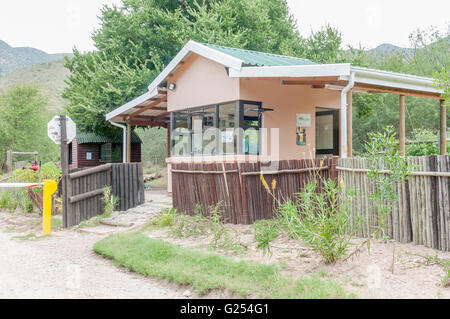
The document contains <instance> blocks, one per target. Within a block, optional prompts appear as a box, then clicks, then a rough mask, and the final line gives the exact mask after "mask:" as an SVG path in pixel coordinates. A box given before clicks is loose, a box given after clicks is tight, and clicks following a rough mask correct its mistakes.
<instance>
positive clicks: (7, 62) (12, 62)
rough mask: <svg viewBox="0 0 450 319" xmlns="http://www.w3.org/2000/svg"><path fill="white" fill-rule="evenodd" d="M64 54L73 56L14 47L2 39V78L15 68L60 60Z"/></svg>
mask: <svg viewBox="0 0 450 319" xmlns="http://www.w3.org/2000/svg"><path fill="white" fill-rule="evenodd" d="M64 56H72V54H71V53H57V54H48V53H46V52H44V51H41V50H38V49H35V48H30V47H18V48H13V47H11V46H10V45H9V44H8V43H6V42H4V41H2V40H0V78H1V77H2V76H4V75H6V74H8V73H11V72H13V71H14V70H17V69H21V68H24V67H28V66H33V65H36V64H39V63H43V62H51V61H54V60H59V59H62V58H63V57H64Z"/></svg>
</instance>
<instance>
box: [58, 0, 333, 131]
mask: <svg viewBox="0 0 450 319" xmlns="http://www.w3.org/2000/svg"><path fill="white" fill-rule="evenodd" d="M100 20H101V28H100V29H99V30H97V31H96V32H95V33H94V35H93V40H94V42H95V45H96V47H97V49H98V50H99V52H95V53H93V52H92V53H88V54H84V55H83V54H80V53H79V52H78V51H76V50H75V52H74V54H75V57H74V58H72V59H70V60H69V59H68V60H67V63H66V67H67V68H69V70H70V71H71V72H72V75H71V76H70V78H69V80H68V82H67V83H68V88H66V89H65V91H64V97H65V98H67V99H68V100H69V106H68V108H67V110H68V113H69V115H70V116H71V117H72V118H73V119H74V120H75V122H77V124H78V125H79V127H80V128H82V129H83V130H89V131H94V132H97V133H102V134H108V135H113V134H120V130H118V129H117V128H115V127H113V126H111V125H109V124H108V123H106V122H105V120H104V115H105V114H106V113H108V112H110V111H111V110H113V109H115V108H116V107H118V106H120V105H122V104H124V103H125V102H128V101H129V100H131V99H132V98H134V97H136V96H138V95H140V94H142V93H143V92H145V91H146V88H147V85H148V84H149V83H150V82H151V80H152V79H153V78H154V77H155V76H156V75H157V74H158V73H159V72H160V71H161V69H162V68H163V66H164V65H166V64H167V63H168V62H169V61H170V60H171V59H172V58H173V57H174V56H175V54H176V53H177V52H178V51H179V50H180V49H181V48H182V46H183V45H184V44H185V43H186V42H187V41H188V40H189V39H193V40H196V41H199V42H208V43H213V44H218V45H226V46H233V47H238V48H244V49H250V50H257V51H263V52H270V53H276V54H284V55H291V56H298V57H305V58H311V59H317V60H318V62H331V61H337V60H338V52H337V51H338V48H339V46H340V43H341V38H340V34H339V33H338V32H337V30H335V29H333V28H331V27H329V26H327V27H326V28H324V29H322V30H320V31H319V32H316V33H314V34H313V35H312V36H311V37H310V38H309V39H302V37H301V36H300V35H299V33H298V31H297V28H296V21H295V20H294V19H293V17H292V16H291V15H290V14H289V11H288V7H287V4H286V1H285V0H210V1H201V0H187V1H175V0H165V1H154V0H123V3H122V5H121V6H115V5H113V6H105V7H104V8H103V9H102V14H101V17H100Z"/></svg>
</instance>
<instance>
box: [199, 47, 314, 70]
mask: <svg viewBox="0 0 450 319" xmlns="http://www.w3.org/2000/svg"><path fill="white" fill-rule="evenodd" d="M202 44H204V45H206V46H207V47H210V48H212V49H214V50H217V51H220V52H222V53H225V54H228V55H231V56H232V57H235V58H237V59H240V60H242V61H244V66H283V65H312V64H319V63H317V62H314V61H311V60H308V59H302V58H295V57H291V56H284V55H277V54H271V53H265V52H258V51H251V50H244V49H236V48H229V47H224V46H221V45H214V44H209V43H202Z"/></svg>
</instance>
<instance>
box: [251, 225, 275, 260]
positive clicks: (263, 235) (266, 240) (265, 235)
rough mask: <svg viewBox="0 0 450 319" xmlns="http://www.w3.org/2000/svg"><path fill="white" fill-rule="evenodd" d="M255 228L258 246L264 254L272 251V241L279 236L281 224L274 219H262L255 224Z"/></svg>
mask: <svg viewBox="0 0 450 319" xmlns="http://www.w3.org/2000/svg"><path fill="white" fill-rule="evenodd" d="M253 229H254V230H255V237H254V239H255V242H256V248H258V249H261V250H262V251H263V254H264V255H265V254H266V253H269V254H270V253H271V251H270V243H271V242H272V241H273V240H275V238H277V236H278V232H279V225H278V223H277V221H276V220H274V219H269V220H267V219H262V220H258V221H256V222H255V223H254V224H253Z"/></svg>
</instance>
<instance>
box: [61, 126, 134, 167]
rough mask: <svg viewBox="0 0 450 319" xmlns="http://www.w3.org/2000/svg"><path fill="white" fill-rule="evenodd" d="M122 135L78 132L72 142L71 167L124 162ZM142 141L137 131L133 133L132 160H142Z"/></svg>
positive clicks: (70, 152)
mask: <svg viewBox="0 0 450 319" xmlns="http://www.w3.org/2000/svg"><path fill="white" fill-rule="evenodd" d="M122 144H123V143H122V137H120V136H119V137H107V136H102V135H97V134H94V133H83V132H77V135H76V137H75V138H74V139H73V140H72V142H70V144H69V145H68V147H69V168H70V169H74V168H83V167H93V166H98V165H102V164H105V163H120V162H122V156H123V153H122V148H123V147H122ZM141 144H142V141H141V139H140V138H139V136H138V135H137V134H136V133H134V132H133V133H132V134H131V162H141Z"/></svg>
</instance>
